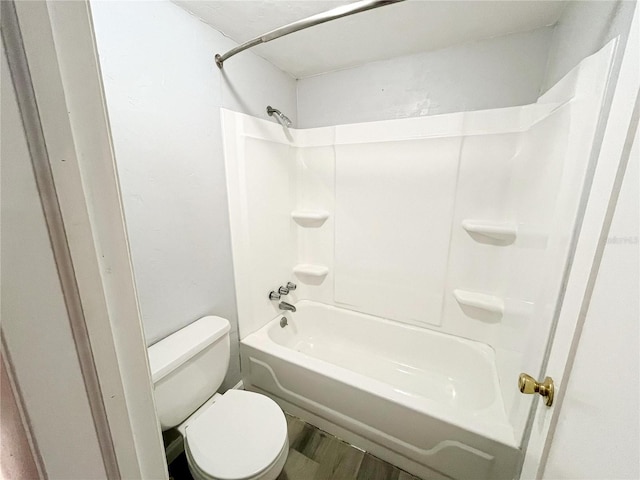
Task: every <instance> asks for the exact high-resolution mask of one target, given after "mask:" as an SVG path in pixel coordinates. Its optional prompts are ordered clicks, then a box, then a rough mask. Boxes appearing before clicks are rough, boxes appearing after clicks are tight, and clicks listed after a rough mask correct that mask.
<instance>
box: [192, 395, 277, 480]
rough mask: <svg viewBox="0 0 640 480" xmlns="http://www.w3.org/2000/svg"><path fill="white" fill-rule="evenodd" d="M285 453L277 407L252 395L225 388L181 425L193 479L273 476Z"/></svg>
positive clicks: (262, 478)
mask: <svg viewBox="0 0 640 480" xmlns="http://www.w3.org/2000/svg"><path fill="white" fill-rule="evenodd" d="M288 452H289V441H288V437H287V421H286V419H285V417H284V414H283V413H282V410H281V409H280V407H279V406H278V405H277V404H276V403H275V402H274V401H273V400H271V399H270V398H267V397H265V396H264V395H260V394H257V393H252V392H245V391H242V390H229V391H228V392H227V393H225V394H224V395H222V396H221V397H220V398H219V399H218V400H217V401H216V402H215V403H214V404H213V405H211V406H210V407H207V409H206V410H205V411H204V412H203V413H202V414H201V415H199V416H198V418H197V419H195V420H194V421H193V422H191V423H189V425H188V426H187V427H186V428H185V453H186V455H187V460H188V462H189V470H190V471H191V474H192V475H193V478H195V479H196V480H223V479H224V480H232V479H233V480H258V479H260V480H274V479H275V478H276V477H277V476H278V475H279V474H280V471H281V470H282V467H283V466H284V463H285V461H286V459H287V454H288Z"/></svg>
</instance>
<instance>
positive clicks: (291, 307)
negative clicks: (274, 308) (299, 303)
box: [278, 302, 296, 312]
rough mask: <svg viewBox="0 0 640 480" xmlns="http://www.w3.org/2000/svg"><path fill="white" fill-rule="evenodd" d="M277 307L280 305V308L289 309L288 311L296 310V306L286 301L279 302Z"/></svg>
mask: <svg viewBox="0 0 640 480" xmlns="http://www.w3.org/2000/svg"><path fill="white" fill-rule="evenodd" d="M278 307H280V310H289V311H290V312H295V311H296V307H294V306H293V305H291V304H290V303H287V302H280V304H279V305H278Z"/></svg>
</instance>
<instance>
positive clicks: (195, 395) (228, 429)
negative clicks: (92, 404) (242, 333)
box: [148, 316, 289, 480]
mask: <svg viewBox="0 0 640 480" xmlns="http://www.w3.org/2000/svg"><path fill="white" fill-rule="evenodd" d="M148 353H149V363H150V365H151V375H152V380H153V385H154V393H155V400H156V408H157V411H158V417H159V418H160V424H161V426H162V430H167V429H169V428H173V427H176V426H177V427H178V430H179V431H180V433H182V435H183V438H184V447H185V453H186V456H187V460H188V462H189V470H190V471H191V474H192V475H193V477H194V478H195V479H196V480H275V479H276V478H277V477H278V475H279V474H280V472H281V471H282V468H283V467H284V463H285V461H286V460H287V454H288V452H289V439H288V437H287V421H286V419H285V416H284V413H283V412H282V410H281V409H280V407H279V406H278V404H277V403H275V402H274V401H273V400H271V399H270V398H268V397H265V396H264V395H260V394H257V393H252V392H245V391H243V390H229V391H227V392H226V393H225V394H224V395H220V394H217V393H215V392H216V390H217V389H218V387H220V384H221V383H222V380H223V379H224V376H225V374H226V372H227V368H228V367H229V355H230V343H229V322H228V321H227V320H225V319H224V318H220V317H211V316H210V317H203V318H201V319H200V320H197V321H196V322H194V323H192V324H191V325H188V326H186V327H184V328H183V329H181V330H179V331H177V332H176V333H174V334H172V335H170V336H169V337H167V338H165V339H164V340H161V341H160V342H158V343H156V344H154V345H152V346H151V347H149V349H148Z"/></svg>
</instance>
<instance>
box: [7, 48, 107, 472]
mask: <svg viewBox="0 0 640 480" xmlns="http://www.w3.org/2000/svg"><path fill="white" fill-rule="evenodd" d="M0 71H1V72H2V81H1V82H0V85H1V86H2V93H1V95H0V98H1V99H2V133H1V136H2V150H1V156H2V170H1V177H2V188H1V191H2V197H1V201H0V205H1V206H2V210H1V217H2V224H1V229H2V244H1V256H2V270H1V279H0V283H1V284H2V298H1V302H0V303H1V304H2V310H1V317H2V335H3V344H6V347H7V351H6V352H3V356H5V355H6V357H5V358H8V359H9V360H10V363H11V365H12V367H13V373H14V374H15V379H16V382H17V384H18V388H19V389H20V392H21V396H22V399H23V400H24V405H23V407H24V409H25V411H26V414H27V415H28V417H29V420H30V425H31V433H32V434H33V436H34V437H35V438H37V442H38V450H39V454H40V457H41V459H42V463H43V465H44V469H45V471H46V474H47V476H48V478H51V479H54V478H65V479H83V480H84V479H93V478H96V479H98V478H105V475H106V473H105V470H104V463H103V460H102V455H101V452H100V446H99V444H98V439H97V437H96V431H95V427H94V424H93V419H92V415H91V411H90V407H89V402H88V399H87V395H86V387H85V384H84V380H83V378H82V373H81V371H80V364H79V362H78V357H77V353H76V347H75V344H74V340H73V336H72V333H71V328H70V325H69V318H68V316H67V310H66V307H65V302H64V298H63V296H62V290H61V287H60V282H59V279H58V271H57V268H56V264H55V260H54V258H53V252H52V250H51V244H50V242H49V233H48V230H47V226H46V224H45V219H44V214H43V212H42V206H41V204H40V197H39V194H38V190H37V187H36V183H35V178H34V176H33V169H32V166H31V158H30V156H29V151H28V147H27V143H26V139H25V136H24V131H23V128H22V120H21V118H20V113H19V110H18V105H17V101H16V97H15V94H14V91H13V87H12V83H11V78H10V76H9V68H8V64H7V62H6V60H5V55H4V45H3V55H2V68H1V69H0ZM3 347H4V345H3ZM43 391H46V392H47V395H46V396H45V395H43ZM3 407H4V405H3ZM3 448H4V446H3ZM70 452H73V460H72V461H70V459H69V455H70Z"/></svg>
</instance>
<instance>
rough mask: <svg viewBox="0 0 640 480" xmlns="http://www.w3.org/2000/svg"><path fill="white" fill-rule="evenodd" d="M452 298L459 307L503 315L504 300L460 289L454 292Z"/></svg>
mask: <svg viewBox="0 0 640 480" xmlns="http://www.w3.org/2000/svg"><path fill="white" fill-rule="evenodd" d="M453 296H454V297H456V300H457V301H458V303H459V304H461V305H465V306H467V307H474V308H479V309H481V310H486V311H487V312H491V313H499V314H503V313H504V300H503V299H502V298H499V297H496V296H493V295H487V294H486V293H478V292H471V291H468V290H460V289H456V290H454V291H453Z"/></svg>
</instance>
